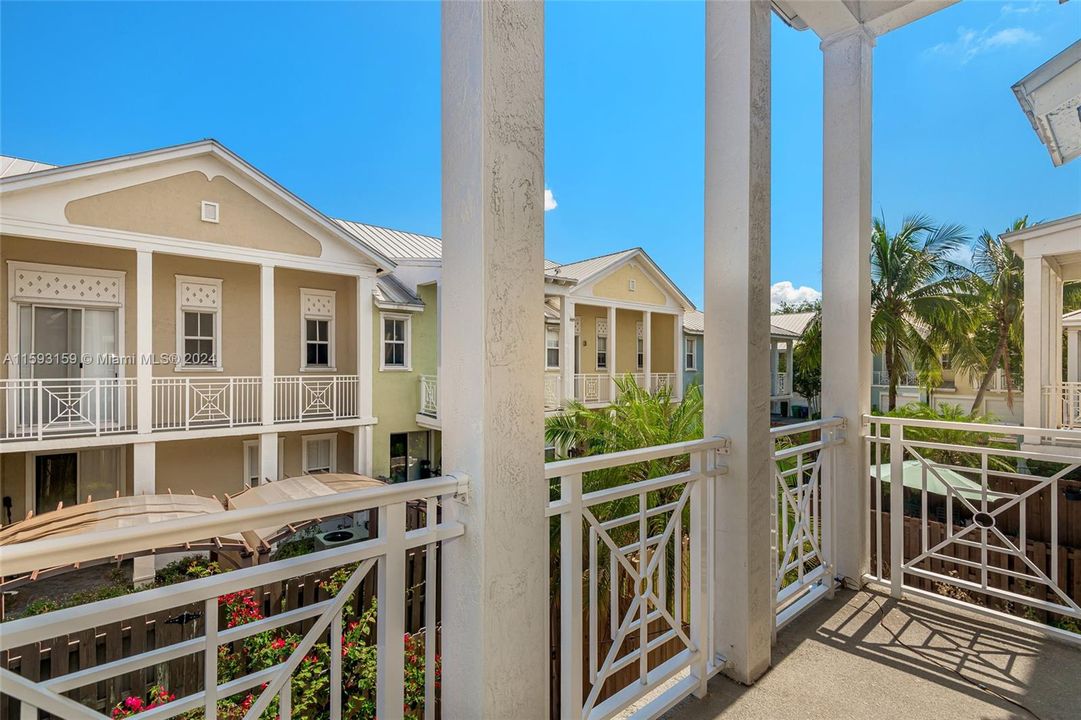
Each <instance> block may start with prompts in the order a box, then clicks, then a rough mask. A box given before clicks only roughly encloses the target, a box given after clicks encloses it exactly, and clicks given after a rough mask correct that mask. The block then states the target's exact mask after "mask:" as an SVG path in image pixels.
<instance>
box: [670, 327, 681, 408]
mask: <svg viewBox="0 0 1081 720" xmlns="http://www.w3.org/2000/svg"><path fill="white" fill-rule="evenodd" d="M672 325H673V327H672V343H673V347H672V398H673V399H675V400H680V399H682V398H683V374H682V370H681V368H680V366H679V360H680V358H681V357H683V355H682V353H683V315H682V314H677V315H673V316H672Z"/></svg>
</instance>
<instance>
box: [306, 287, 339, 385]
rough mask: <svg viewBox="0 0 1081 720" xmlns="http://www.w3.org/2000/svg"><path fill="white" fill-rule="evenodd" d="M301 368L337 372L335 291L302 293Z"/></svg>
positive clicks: (308, 290) (307, 291) (308, 291)
mask: <svg viewBox="0 0 1081 720" xmlns="http://www.w3.org/2000/svg"><path fill="white" fill-rule="evenodd" d="M300 314H301V317H300V332H301V338H302V340H301V358H300V367H301V368H303V369H304V370H333V369H334V291H333V290H310V289H307V288H301V289H300Z"/></svg>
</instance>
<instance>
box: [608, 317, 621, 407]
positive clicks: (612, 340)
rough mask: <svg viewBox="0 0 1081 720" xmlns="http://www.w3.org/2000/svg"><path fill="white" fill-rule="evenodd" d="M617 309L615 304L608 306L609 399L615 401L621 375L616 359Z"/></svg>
mask: <svg viewBox="0 0 1081 720" xmlns="http://www.w3.org/2000/svg"><path fill="white" fill-rule="evenodd" d="M616 317H617V315H616V309H615V307H614V306H609V307H608V385H609V387H610V390H609V391H608V392H609V393H610V395H609V397H608V399H609V400H610V401H611V402H615V401H616V398H617V397H619V395H618V392H619V390H618V388H617V387H616V377H618V375H619V367H618V366H617V365H616V359H617V357H618V355H619V353H618V352H617V350H616Z"/></svg>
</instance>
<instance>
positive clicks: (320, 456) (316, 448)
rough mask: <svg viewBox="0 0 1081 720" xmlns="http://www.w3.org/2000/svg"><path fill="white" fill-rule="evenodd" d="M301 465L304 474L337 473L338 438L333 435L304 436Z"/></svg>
mask: <svg viewBox="0 0 1081 720" xmlns="http://www.w3.org/2000/svg"><path fill="white" fill-rule="evenodd" d="M301 464H302V469H303V471H304V472H305V473H306V474H312V473H332V472H338V436H337V435H336V434H335V433H327V434H325V435H306V436H305V437H304V438H303V443H302V452H301Z"/></svg>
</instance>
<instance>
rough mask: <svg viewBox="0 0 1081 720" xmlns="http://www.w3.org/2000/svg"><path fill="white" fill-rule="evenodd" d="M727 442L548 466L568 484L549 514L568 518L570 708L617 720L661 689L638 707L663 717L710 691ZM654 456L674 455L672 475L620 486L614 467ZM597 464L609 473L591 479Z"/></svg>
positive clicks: (564, 524)
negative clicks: (720, 469) (715, 543)
mask: <svg viewBox="0 0 1081 720" xmlns="http://www.w3.org/2000/svg"><path fill="white" fill-rule="evenodd" d="M727 448H728V442H727V440H724V439H715V440H700V441H695V442H687V443H676V444H673V445H662V446H658V447H650V448H643V449H641V450H630V451H627V452H619V453H613V454H610V455H598V456H593V457H585V458H577V459H572V460H562V461H559V462H553V463H548V464H547V465H546V466H545V477H546V478H547V479H548V480H549V481H550V482H553V483H558V486H559V499H558V500H553V501H552V502H550V503H549V505H548V512H547V514H548V516H549V517H555V518H558V519H559V563H560V565H559V575H558V578H555V577H553V579H552V582H553V584H554V583H557V582H558V587H559V601H558V602H559V621H558V623H559V638H560V651H559V658H560V670H559V678H560V692H559V702H560V708H559V716H560V717H566V718H570V717H574V718H591V717H605V718H607V717H613V716H615V715H617V714H618V713H619V712H620V711H622V710H625V709H626V708H628V707H630V706H631V705H633V704H635V703H636V702H637V701H639V700H641V699H642V698H644V697H645V696H646V695H649V694H651V693H655V692H656V696H655V697H652V698H650V700H649V707H648V708H645V709H639V710H638V712H639V713H640V714H641V716H642V717H653V716H654V715H655V714H656V712H657V711H658V710H654V711H653V712H651V711H650V709H649V708H657V709H665V708H668V707H671V705H672V704H674V703H675V702H676V701H678V700H680V699H682V698H683V697H686V696H687V695H688V694H690V693H691V692H694V691H695V690H696V689H698V688H699V687H703V688H704V684H705V682H706V679H708V677H709V675H710V673H711V672H712V670H713V667H712V663H713V658H712V657H711V653H710V651H709V648H711V647H713V644H712V641H711V639H710V638H711V635H712V627H711V621H710V612H711V610H710V609H711V608H712V607H713V592H714V583H713V580H712V577H711V575H712V573H713V563H712V562H707V558H708V557H709V555H708V553H709V551H708V549H707V548H708V546H709V544H710V542H711V538H712V537H713V536H714V532H713V519H712V518H713V514H712V512H711V511H710V510H709V509H710V508H712V507H713V494H714V487H713V479H714V477H715V476H716V475H717V472H715V470H716V468H717V458H716V454H717V453H723V452H725V451H727ZM685 457H689V463H688V462H687V461H686V460H683V461H682V462H681V461H680V459H681V458H685ZM646 462H652V463H653V466H654V467H656V466H657V464H659V463H665V462H667V463H668V464H669V467H670V470H669V471H668V472H669V474H666V475H664V476H663V477H655V478H650V479H646V480H638V481H628V482H625V483H623V484H617V485H614V486H613V485H612V484H611V481H612V477H613V471H614V470H615V469H617V468H620V467H623V466H634V465H636V464H640V463H646ZM597 471H603V474H604V478H605V479H606V481H607V482H604V483H603V484H599V485H598V486H597V487H593V486H592V485H591V482H590V474H591V473H594V472H597ZM583 625H584V626H585V627H583ZM654 651H657V652H656V653H655V652H654ZM658 656H660V657H665V658H668V659H666V660H663V661H660V660H658V659H657V658H658ZM687 671H689V672H687ZM681 673H682V674H683V675H682V677H680V678H678V679H675V681H674V682H670V681H672V680H673V679H674V678H676V676H677V675H679V674H681ZM662 688H663V689H662ZM636 716H637V715H636Z"/></svg>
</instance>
